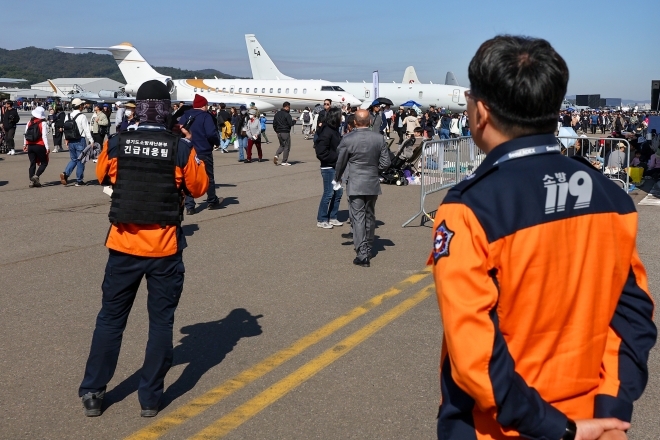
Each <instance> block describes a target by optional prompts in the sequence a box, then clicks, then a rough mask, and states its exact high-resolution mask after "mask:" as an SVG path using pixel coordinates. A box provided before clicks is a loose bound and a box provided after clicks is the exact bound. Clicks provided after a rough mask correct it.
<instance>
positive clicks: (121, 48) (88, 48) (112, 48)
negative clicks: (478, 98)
mask: <svg viewBox="0 0 660 440" xmlns="http://www.w3.org/2000/svg"><path fill="white" fill-rule="evenodd" d="M55 47H56V48H57V49H86V50H109V51H113V50H119V51H124V52H130V51H131V50H133V48H132V47H128V46H124V47H122V46H112V47H89V46H85V47H82V46H76V47H74V46H55Z"/></svg>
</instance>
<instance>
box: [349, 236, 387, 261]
mask: <svg viewBox="0 0 660 440" xmlns="http://www.w3.org/2000/svg"><path fill="white" fill-rule="evenodd" d="M341 236H342V238H350V239H351V241H345V242H343V243H342V246H353V240H352V238H353V234H351V233H348V234H341ZM385 246H387V247H392V246H396V245H395V244H394V242H393V241H392V240H389V239H383V238H380V236H378V235H375V236H374V246H373V247H372V248H371V254H372V258H373V257H375V256H376V255H378V252H380V251H386V250H387V249H385Z"/></svg>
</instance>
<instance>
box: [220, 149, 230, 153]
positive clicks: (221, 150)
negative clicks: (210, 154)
mask: <svg viewBox="0 0 660 440" xmlns="http://www.w3.org/2000/svg"><path fill="white" fill-rule="evenodd" d="M220 152H221V153H229V151H227V150H225V149H220Z"/></svg>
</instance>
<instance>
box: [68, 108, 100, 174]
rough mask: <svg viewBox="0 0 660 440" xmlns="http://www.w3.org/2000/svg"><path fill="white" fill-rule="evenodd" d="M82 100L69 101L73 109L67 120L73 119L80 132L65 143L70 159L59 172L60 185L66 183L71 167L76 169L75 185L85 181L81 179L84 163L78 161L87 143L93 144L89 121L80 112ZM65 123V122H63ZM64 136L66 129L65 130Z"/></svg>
mask: <svg viewBox="0 0 660 440" xmlns="http://www.w3.org/2000/svg"><path fill="white" fill-rule="evenodd" d="M82 105H83V101H82V100H81V99H79V98H76V99H74V100H73V101H71V108H73V111H72V112H71V113H69V115H68V116H67V120H69V119H71V120H73V121H74V122H75V123H76V125H77V126H78V133H79V134H80V138H79V139H67V145H68V146H69V155H70V157H71V160H70V161H69V164H68V165H67V166H66V168H65V169H64V172H63V173H61V174H60V182H61V183H62V185H66V184H67V183H68V182H67V179H68V178H69V176H70V175H71V173H73V169H74V168H75V169H76V185H75V186H84V185H85V182H84V181H83V174H84V173H85V164H83V163H82V162H81V161H80V159H79V158H80V157H81V155H82V152H83V150H84V149H85V147H86V146H87V144H89V145H93V144H94V139H93V138H92V133H91V131H90V129H89V122H88V121H87V117H85V115H83V114H82V113H81V112H80V109H81V108H82ZM65 123H66V122H65ZM65 136H66V130H65Z"/></svg>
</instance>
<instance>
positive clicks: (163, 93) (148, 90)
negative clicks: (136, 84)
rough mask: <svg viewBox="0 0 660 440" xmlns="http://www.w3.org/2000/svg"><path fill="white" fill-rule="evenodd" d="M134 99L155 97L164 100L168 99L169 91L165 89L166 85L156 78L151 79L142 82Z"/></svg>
mask: <svg viewBox="0 0 660 440" xmlns="http://www.w3.org/2000/svg"><path fill="white" fill-rule="evenodd" d="M135 99H136V100H138V101H145V100H147V99H155V100H158V101H164V100H168V101H169V99H170V92H169V91H168V89H167V86H166V85H165V84H164V83H163V82H162V81H158V80H157V79H152V80H150V81H146V82H144V83H142V85H141V86H140V88H139V89H138V91H137V93H136V94H135Z"/></svg>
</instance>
